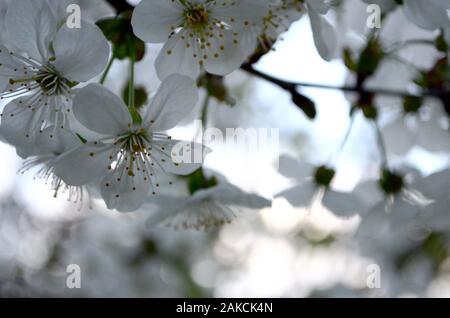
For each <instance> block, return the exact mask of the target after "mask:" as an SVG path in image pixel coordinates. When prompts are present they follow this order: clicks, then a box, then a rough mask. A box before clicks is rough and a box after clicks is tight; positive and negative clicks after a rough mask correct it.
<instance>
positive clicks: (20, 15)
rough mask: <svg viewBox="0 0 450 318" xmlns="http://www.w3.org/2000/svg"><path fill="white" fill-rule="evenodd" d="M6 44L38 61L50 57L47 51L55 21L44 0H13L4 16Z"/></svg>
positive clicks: (53, 31) (55, 27)
mask: <svg viewBox="0 0 450 318" xmlns="http://www.w3.org/2000/svg"><path fill="white" fill-rule="evenodd" d="M5 27H6V40H7V42H8V44H10V45H12V46H13V47H15V48H17V49H19V50H20V51H23V52H26V53H27V54H28V55H30V56H31V57H33V58H35V59H38V60H40V61H47V60H48V58H49V57H50V54H49V49H50V43H51V42H52V40H53V38H54V36H55V34H56V30H57V27H58V25H57V21H56V18H55V16H54V15H53V13H52V11H51V10H50V8H49V6H48V4H47V1H45V0H14V1H12V2H11V4H10V5H9V8H8V12H7V14H6V21H5Z"/></svg>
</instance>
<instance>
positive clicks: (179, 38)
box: [155, 31, 200, 80]
mask: <svg viewBox="0 0 450 318" xmlns="http://www.w3.org/2000/svg"><path fill="white" fill-rule="evenodd" d="M188 46H189V47H188ZM194 55H195V56H196V57H194ZM199 55H200V53H199V51H198V44H197V43H196V42H195V41H194V40H193V39H191V38H190V37H189V35H188V33H187V32H183V31H180V32H178V33H176V34H174V35H172V36H171V37H170V38H169V39H168V40H167V42H166V44H165V45H164V46H163V48H162V49H161V52H159V55H158V57H157V58H156V61H155V68H156V73H157V74H158V77H159V78H160V79H161V80H164V79H165V78H166V77H168V76H169V75H171V74H181V75H186V76H190V77H192V78H194V79H196V78H197V77H198V75H199V74H200V65H199V61H198V60H199Z"/></svg>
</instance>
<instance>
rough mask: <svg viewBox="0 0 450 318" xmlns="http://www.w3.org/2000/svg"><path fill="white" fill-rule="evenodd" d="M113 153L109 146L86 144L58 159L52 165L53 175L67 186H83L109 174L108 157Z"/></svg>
mask: <svg viewBox="0 0 450 318" xmlns="http://www.w3.org/2000/svg"><path fill="white" fill-rule="evenodd" d="M113 151H114V149H113V148H112V147H111V145H105V144H103V143H100V142H98V143H97V142H90V143H86V144H84V145H82V146H80V147H78V148H75V149H74V150H72V151H69V152H67V153H65V154H64V155H62V156H61V157H59V158H58V159H57V161H56V162H55V164H54V173H55V174H56V175H57V176H59V177H60V178H61V179H63V180H64V182H65V183H66V184H68V185H73V186H82V185H85V184H87V183H88V182H91V181H93V180H95V179H97V178H100V177H104V176H106V175H107V174H108V173H109V172H110V170H109V156H110V155H111V154H112V153H113Z"/></svg>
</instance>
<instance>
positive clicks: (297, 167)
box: [279, 156, 315, 181]
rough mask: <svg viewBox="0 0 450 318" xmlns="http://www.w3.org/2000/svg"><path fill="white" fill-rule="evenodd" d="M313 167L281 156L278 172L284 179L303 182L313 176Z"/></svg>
mask: <svg viewBox="0 0 450 318" xmlns="http://www.w3.org/2000/svg"><path fill="white" fill-rule="evenodd" d="M314 170H315V167H314V166H313V165H311V164H309V163H307V162H301V163H300V162H299V161H297V160H296V159H294V158H292V157H289V156H281V157H280V161H279V172H280V174H281V175H283V176H285V177H286V178H293V179H296V180H299V181H300V180H304V179H306V178H308V177H311V176H312V175H313V174H314Z"/></svg>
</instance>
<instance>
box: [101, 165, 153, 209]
mask: <svg viewBox="0 0 450 318" xmlns="http://www.w3.org/2000/svg"><path fill="white" fill-rule="evenodd" d="M115 170H116V171H114V172H112V173H110V174H108V175H107V176H106V177H105V178H104V179H103V180H102V184H101V193H102V197H103V199H104V200H105V203H106V205H107V206H108V208H109V209H116V210H118V211H120V212H131V211H135V210H137V209H139V208H140V207H141V206H142V205H143V204H144V201H145V199H146V197H147V195H148V193H149V191H150V181H149V180H144V176H143V175H142V174H139V175H136V176H134V177H131V176H128V175H127V174H124V175H123V174H122V173H121V170H122V169H118V168H116V169H115Z"/></svg>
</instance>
